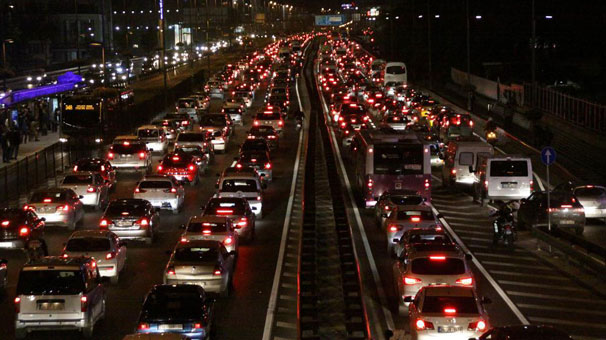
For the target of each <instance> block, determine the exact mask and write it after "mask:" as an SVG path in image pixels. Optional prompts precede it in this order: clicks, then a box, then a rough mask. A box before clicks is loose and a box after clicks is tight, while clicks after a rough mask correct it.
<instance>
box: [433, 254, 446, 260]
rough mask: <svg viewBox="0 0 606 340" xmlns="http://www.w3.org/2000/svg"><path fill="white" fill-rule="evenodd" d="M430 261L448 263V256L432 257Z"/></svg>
mask: <svg viewBox="0 0 606 340" xmlns="http://www.w3.org/2000/svg"><path fill="white" fill-rule="evenodd" d="M429 259H430V260H432V261H446V256H442V255H433V256H430V257H429Z"/></svg>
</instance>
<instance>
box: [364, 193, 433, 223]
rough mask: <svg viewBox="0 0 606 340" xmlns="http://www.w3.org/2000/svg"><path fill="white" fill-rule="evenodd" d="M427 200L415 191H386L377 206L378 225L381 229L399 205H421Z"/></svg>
mask: <svg viewBox="0 0 606 340" xmlns="http://www.w3.org/2000/svg"><path fill="white" fill-rule="evenodd" d="M424 203H425V198H424V197H423V196H421V195H420V194H419V193H418V192H416V191H413V190H388V191H385V192H384V193H383V194H381V196H379V199H378V200H377V204H376V205H375V218H376V220H377V225H378V226H379V227H381V226H382V225H383V222H384V221H385V218H387V216H388V215H389V213H390V212H391V211H392V210H393V209H394V208H395V207H397V206H399V205H421V204H424Z"/></svg>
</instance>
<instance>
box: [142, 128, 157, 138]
mask: <svg viewBox="0 0 606 340" xmlns="http://www.w3.org/2000/svg"><path fill="white" fill-rule="evenodd" d="M159 135H160V133H159V131H158V130H157V129H139V130H138V131H137V136H139V137H141V138H150V137H158V136H159Z"/></svg>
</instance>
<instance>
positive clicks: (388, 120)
mask: <svg viewBox="0 0 606 340" xmlns="http://www.w3.org/2000/svg"><path fill="white" fill-rule="evenodd" d="M411 122H412V120H411V119H410V117H408V116H402V115H386V116H384V117H383V119H382V120H381V124H383V125H387V126H389V127H390V128H392V129H394V130H399V131H404V130H406V128H407V127H408V125H409V124H410V123H411Z"/></svg>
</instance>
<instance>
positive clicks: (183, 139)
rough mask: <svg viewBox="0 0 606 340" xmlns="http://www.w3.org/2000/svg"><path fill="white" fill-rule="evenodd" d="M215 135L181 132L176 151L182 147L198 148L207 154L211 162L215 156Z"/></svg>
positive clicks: (202, 132) (176, 141)
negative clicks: (213, 141)
mask: <svg viewBox="0 0 606 340" xmlns="http://www.w3.org/2000/svg"><path fill="white" fill-rule="evenodd" d="M212 140H213V134H212V132H211V131H186V132H180V133H179V134H178V135H177V139H176V140H175V149H178V148H180V147H189V146H198V147H200V148H201V149H202V150H203V151H204V154H206V157H207V158H208V159H209V161H210V160H211V159H212V157H213V155H214V150H213V143H212Z"/></svg>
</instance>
